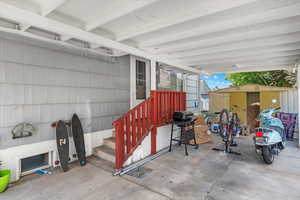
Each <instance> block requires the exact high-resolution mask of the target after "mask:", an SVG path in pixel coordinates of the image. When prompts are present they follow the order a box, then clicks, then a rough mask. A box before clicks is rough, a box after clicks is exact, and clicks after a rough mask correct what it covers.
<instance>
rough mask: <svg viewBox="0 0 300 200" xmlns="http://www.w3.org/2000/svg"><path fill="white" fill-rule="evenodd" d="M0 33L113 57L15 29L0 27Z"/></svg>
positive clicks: (102, 52)
mask: <svg viewBox="0 0 300 200" xmlns="http://www.w3.org/2000/svg"><path fill="white" fill-rule="evenodd" d="M0 31H3V32H7V33H12V34H16V35H21V36H24V37H27V38H31V39H35V40H41V41H44V42H47V43H52V44H56V45H62V46H65V47H68V48H70V49H79V50H84V51H89V52H91V53H94V54H97V55H101V56H114V55H110V54H107V53H106V52H104V51H98V50H93V49H87V48H83V47H79V46H75V45H72V44H70V43H66V42H62V41H60V40H53V39H49V38H46V37H42V36H38V35H35V34H32V33H29V32H23V31H21V30H16V29H11V28H5V27H1V26H0Z"/></svg>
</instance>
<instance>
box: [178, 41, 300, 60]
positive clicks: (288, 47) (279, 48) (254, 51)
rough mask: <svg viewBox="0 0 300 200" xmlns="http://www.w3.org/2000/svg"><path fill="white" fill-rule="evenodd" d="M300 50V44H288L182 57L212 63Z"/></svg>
mask: <svg viewBox="0 0 300 200" xmlns="http://www.w3.org/2000/svg"><path fill="white" fill-rule="evenodd" d="M298 49H300V42H296V43H294V42H293V43H288V44H282V45H269V46H264V47H254V48H246V49H238V50H233V51H224V52H219V53H214V54H203V55H197V56H191V57H182V58H181V59H182V60H184V59H185V58H186V59H188V60H191V59H193V58H197V59H198V60H201V61H212V60H218V59H230V58H232V59H234V58H236V57H243V56H253V55H259V54H260V55H262V54H270V53H277V52H284V51H292V50H298Z"/></svg>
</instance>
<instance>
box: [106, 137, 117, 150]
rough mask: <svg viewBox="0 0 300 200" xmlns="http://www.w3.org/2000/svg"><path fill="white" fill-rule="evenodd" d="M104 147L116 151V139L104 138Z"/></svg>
mask: <svg viewBox="0 0 300 200" xmlns="http://www.w3.org/2000/svg"><path fill="white" fill-rule="evenodd" d="M103 143H104V145H105V146H107V147H109V148H111V149H116V138H115V137H110V138H106V139H104V141H103Z"/></svg>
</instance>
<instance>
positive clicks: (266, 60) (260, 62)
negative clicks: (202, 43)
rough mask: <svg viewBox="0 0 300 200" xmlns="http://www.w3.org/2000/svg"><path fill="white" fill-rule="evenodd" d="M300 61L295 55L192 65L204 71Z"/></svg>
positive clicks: (298, 56)
mask: <svg viewBox="0 0 300 200" xmlns="http://www.w3.org/2000/svg"><path fill="white" fill-rule="evenodd" d="M299 59H300V54H299V55H293V56H280V57H274V58H273V57H257V58H250V59H243V60H242V59H241V60H235V61H228V62H216V63H206V64H199V63H197V62H194V63H190V64H191V65H193V66H194V67H195V68H198V69H204V68H214V67H219V66H231V67H232V66H240V65H246V64H249V63H251V64H253V63H256V65H257V66H261V65H265V64H271V63H294V62H296V61H297V60H299ZM253 66H255V65H254V64H253Z"/></svg>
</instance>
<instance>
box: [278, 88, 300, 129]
mask: <svg viewBox="0 0 300 200" xmlns="http://www.w3.org/2000/svg"><path fill="white" fill-rule="evenodd" d="M280 106H281V111H282V112H287V113H298V106H299V105H298V91H297V90H296V89H293V90H292V89H291V90H287V91H283V92H281V93H280ZM298 115H299V114H298ZM298 117H299V116H298ZM296 130H298V120H297V124H296Z"/></svg>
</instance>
